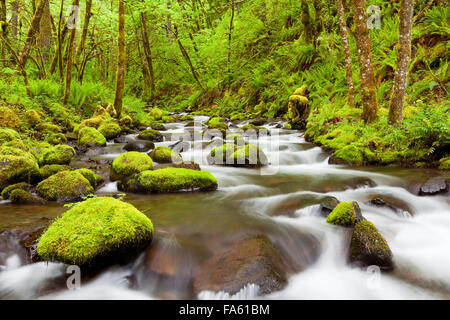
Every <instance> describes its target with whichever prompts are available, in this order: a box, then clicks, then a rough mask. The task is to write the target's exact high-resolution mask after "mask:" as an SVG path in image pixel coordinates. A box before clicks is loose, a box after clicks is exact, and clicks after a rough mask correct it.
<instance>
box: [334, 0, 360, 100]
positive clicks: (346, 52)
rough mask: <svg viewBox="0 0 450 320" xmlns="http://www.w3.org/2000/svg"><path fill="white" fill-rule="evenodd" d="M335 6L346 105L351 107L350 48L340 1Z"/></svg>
mask: <svg viewBox="0 0 450 320" xmlns="http://www.w3.org/2000/svg"><path fill="white" fill-rule="evenodd" d="M336 6H337V11H338V16H339V30H340V32H341V38H342V46H343V48H344V55H345V78H346V80H347V87H348V95H347V104H348V105H349V106H351V107H352V106H353V105H354V101H355V99H354V96H355V86H354V84H353V68H352V57H351V54H350V47H349V45H348V36H347V22H346V21H345V11H344V6H343V4H342V0H336Z"/></svg>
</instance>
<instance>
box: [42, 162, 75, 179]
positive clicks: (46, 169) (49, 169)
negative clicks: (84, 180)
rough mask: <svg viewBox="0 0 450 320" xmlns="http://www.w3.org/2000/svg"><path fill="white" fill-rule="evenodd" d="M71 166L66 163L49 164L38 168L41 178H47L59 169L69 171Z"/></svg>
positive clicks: (59, 170)
mask: <svg viewBox="0 0 450 320" xmlns="http://www.w3.org/2000/svg"><path fill="white" fill-rule="evenodd" d="M71 169H72V168H71V167H70V166H68V165H61V164H50V165H46V166H43V167H42V168H40V169H39V171H40V173H41V176H42V179H47V178H49V177H51V176H52V175H54V174H57V173H58V172H61V171H70V170H71Z"/></svg>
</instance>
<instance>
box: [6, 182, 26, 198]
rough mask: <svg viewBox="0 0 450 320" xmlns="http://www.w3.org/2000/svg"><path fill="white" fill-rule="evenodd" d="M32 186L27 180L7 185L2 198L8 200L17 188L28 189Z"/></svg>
mask: <svg viewBox="0 0 450 320" xmlns="http://www.w3.org/2000/svg"><path fill="white" fill-rule="evenodd" d="M29 188H30V185H29V184H28V183H26V182H20V183H16V184H12V185H10V186H7V187H6V188H5V189H3V191H2V194H1V195H2V198H3V200H8V199H9V196H10V195H11V192H13V191H14V190H16V189H21V190H28V189H29Z"/></svg>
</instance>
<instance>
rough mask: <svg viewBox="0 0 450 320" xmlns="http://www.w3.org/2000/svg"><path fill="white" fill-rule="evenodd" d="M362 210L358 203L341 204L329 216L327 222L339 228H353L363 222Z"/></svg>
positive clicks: (347, 202) (346, 202)
mask: <svg viewBox="0 0 450 320" xmlns="http://www.w3.org/2000/svg"><path fill="white" fill-rule="evenodd" d="M363 219H364V218H363V217H362V215H361V209H360V208H359V205H358V203H357V202H356V201H353V202H349V201H344V202H341V203H339V204H338V205H337V206H336V207H335V208H334V210H333V211H331V213H330V214H329V215H328V218H327V222H328V223H331V224H335V225H339V226H345V227H351V226H354V225H355V224H357V223H358V222H360V221H362V220H363Z"/></svg>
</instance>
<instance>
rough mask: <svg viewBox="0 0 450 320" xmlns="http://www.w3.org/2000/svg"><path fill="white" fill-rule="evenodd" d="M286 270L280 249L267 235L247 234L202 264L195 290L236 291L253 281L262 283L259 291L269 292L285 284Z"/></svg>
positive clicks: (197, 273) (197, 275)
mask: <svg viewBox="0 0 450 320" xmlns="http://www.w3.org/2000/svg"><path fill="white" fill-rule="evenodd" d="M284 269H285V268H284V265H283V264H282V263H281V256H280V255H279V253H278V250H277V249H276V248H275V246H274V245H273V243H272V242H271V241H270V239H269V238H268V237H267V236H266V235H252V236H247V237H246V238H243V239H240V240H239V241H236V242H235V243H234V244H232V245H231V246H229V247H227V248H225V249H224V250H223V251H221V252H218V253H216V254H215V255H214V256H212V257H211V258H209V259H208V260H206V261H205V262H203V263H202V264H201V265H200V267H199V268H198V270H197V272H196V275H195V277H194V292H195V293H196V294H198V293H200V292H201V291H205V290H209V291H215V292H217V291H225V292H228V293H229V294H236V293H237V292H239V291H240V290H241V289H242V288H244V287H245V286H246V285H247V284H249V283H252V284H256V285H258V286H259V292H258V293H259V294H261V295H263V294H269V293H271V292H274V291H277V290H280V289H282V288H283V287H284V285H285V284H286V282H287V280H286V274H285V270H284Z"/></svg>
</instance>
